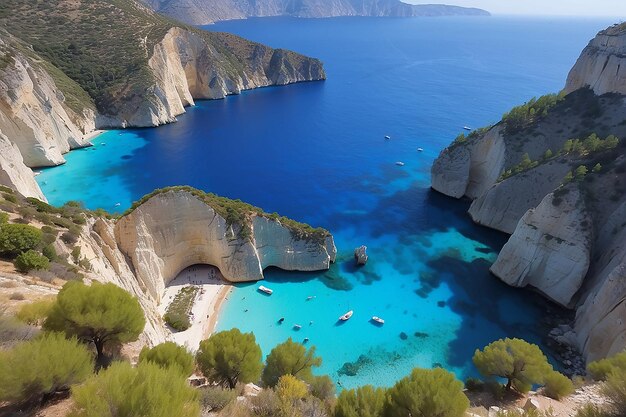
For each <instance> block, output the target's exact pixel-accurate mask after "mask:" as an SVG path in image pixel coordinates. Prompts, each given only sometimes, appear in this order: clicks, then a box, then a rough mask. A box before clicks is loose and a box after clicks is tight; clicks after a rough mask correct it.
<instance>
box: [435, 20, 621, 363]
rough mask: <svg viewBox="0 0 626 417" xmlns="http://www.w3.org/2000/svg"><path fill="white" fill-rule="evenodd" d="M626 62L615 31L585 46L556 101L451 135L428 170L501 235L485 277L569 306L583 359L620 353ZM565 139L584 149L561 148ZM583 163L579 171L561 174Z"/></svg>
mask: <svg viewBox="0 0 626 417" xmlns="http://www.w3.org/2000/svg"><path fill="white" fill-rule="evenodd" d="M625 64H626V25H624V24H622V25H616V26H613V27H611V28H609V29H607V30H605V31H602V32H600V33H599V34H598V36H597V37H596V38H595V39H593V40H592V41H591V42H590V44H589V46H587V48H585V50H584V51H583V53H582V55H581V57H580V58H579V60H578V61H577V63H576V65H575V66H574V68H573V69H572V71H571V72H570V75H569V77H568V80H567V85H566V87H565V90H564V93H567V95H565V96H564V98H562V99H561V100H559V101H557V102H556V104H554V105H553V106H551V107H547V108H544V109H541V110H540V112H537V110H536V109H535V111H534V112H531V110H530V107H529V106H527V107H520V108H518V109H516V110H517V113H516V115H517V116H518V117H519V116H520V115H521V114H523V112H524V111H527V112H528V116H526V120H524V121H523V122H522V123H521V124H519V125H511V126H513V127H511V126H509V124H508V123H509V120H508V119H506V118H505V119H503V121H501V122H500V123H498V124H497V125H495V126H494V127H492V128H489V129H488V130H482V131H478V132H475V133H473V134H471V135H469V137H461V138H459V140H457V141H455V143H454V144H452V145H450V146H449V147H448V148H447V149H445V150H444V151H442V153H441V154H440V156H439V157H438V158H437V160H436V161H435V162H434V164H433V167H432V188H433V189H435V190H437V191H439V192H441V193H443V194H446V195H449V196H451V197H455V198H461V197H466V198H469V199H471V200H472V203H471V206H470V208H469V214H470V215H471V217H472V219H473V220H474V221H475V222H476V223H479V224H482V225H485V226H488V227H491V228H494V229H497V230H501V231H503V232H506V233H510V234H511V237H510V238H509V240H508V242H507V243H506V244H505V246H504V247H503V248H502V250H501V252H500V254H499V256H498V258H497V260H496V262H495V263H494V264H493V265H492V267H491V271H492V272H493V273H494V275H496V276H497V277H499V278H500V279H502V280H503V281H504V282H506V283H508V284H509V285H513V286H518V287H525V286H529V287H533V288H535V289H536V290H537V291H539V292H541V293H543V294H544V295H546V296H547V297H548V298H550V299H552V300H553V301H555V302H557V303H559V304H561V305H563V306H565V307H569V308H574V309H576V321H575V324H574V329H575V334H573V333H572V336H571V337H568V340H570V339H571V340H575V343H576V344H577V348H579V349H580V351H581V352H583V353H584V355H585V357H586V358H587V359H588V360H595V359H598V358H601V357H605V356H607V355H610V354H613V353H616V352H618V351H620V350H623V349H624V348H626V284H625V283H624V274H625V273H626V246H625V244H624V242H626V223H625V222H624V221H623V219H624V218H625V217H626V178H625V177H624V172H626V158H625V157H624V152H625V151H626V144H625V143H624V139H625V138H626V127H625V126H624V123H623V121H624V114H625V113H624V112H625V110H626V98H625V97H624V95H626V72H625V71H626V70H625V68H626V66H625ZM589 109H595V112H590V111H589ZM538 114H539V116H537V115H538ZM518 121H519V119H518ZM585 132H586V135H588V134H589V133H590V132H595V133H597V134H598V135H599V136H600V137H602V138H604V137H607V136H608V135H615V136H616V137H618V138H621V139H622V142H621V144H620V145H618V146H617V147H616V148H614V149H611V150H608V151H607V150H595V151H594V150H591V149H590V148H584V145H581V144H582V143H583V141H584V139H585V138H586V135H585ZM572 138H580V139H581V141H580V143H579V145H578V146H583V148H584V149H579V150H573V149H571V148H567V147H566V146H565V145H566V141H567V140H569V139H572ZM522 161H525V162H524V163H522ZM581 166H584V167H585V168H586V169H587V170H588V171H589V173H588V174H587V175H585V174H584V171H583V174H581V175H576V176H575V177H576V178H572V176H569V175H567V176H566V174H567V173H568V172H573V171H574V170H576V169H577V168H578V167H581ZM594 167H595V168H596V169H595V170H593V172H592V168H594ZM564 183H565V185H563V184H564Z"/></svg>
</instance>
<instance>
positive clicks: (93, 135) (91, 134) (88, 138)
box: [83, 130, 106, 141]
mask: <svg viewBox="0 0 626 417" xmlns="http://www.w3.org/2000/svg"><path fill="white" fill-rule="evenodd" d="M104 132H106V130H94V131H93V132H89V133H87V134H85V135H83V140H86V141H92V140H93V139H95V138H96V137H97V136H100V135H101V134H103V133H104Z"/></svg>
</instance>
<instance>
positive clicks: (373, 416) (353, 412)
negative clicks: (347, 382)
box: [334, 385, 385, 417]
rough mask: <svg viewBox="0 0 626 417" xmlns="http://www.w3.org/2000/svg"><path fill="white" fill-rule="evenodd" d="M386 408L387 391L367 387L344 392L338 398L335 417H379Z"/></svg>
mask: <svg viewBox="0 0 626 417" xmlns="http://www.w3.org/2000/svg"><path fill="white" fill-rule="evenodd" d="M384 406H385V389H383V388H376V387H373V386H371V385H365V386H363V387H359V388H357V389H351V390H343V391H341V393H340V394H339V398H337V404H336V405H335V414H334V415H335V417H379V416H382V412H383V409H384Z"/></svg>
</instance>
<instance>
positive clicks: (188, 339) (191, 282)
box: [159, 265, 232, 352]
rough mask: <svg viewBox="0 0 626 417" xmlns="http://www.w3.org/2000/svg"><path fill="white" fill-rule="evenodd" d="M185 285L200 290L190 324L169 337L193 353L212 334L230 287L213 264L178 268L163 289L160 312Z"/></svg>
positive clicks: (165, 309)
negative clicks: (176, 273)
mask: <svg viewBox="0 0 626 417" xmlns="http://www.w3.org/2000/svg"><path fill="white" fill-rule="evenodd" d="M185 286H195V287H196V288H198V289H199V291H198V294H197V295H196V299H195V302H194V305H193V308H192V309H191V317H190V321H191V327H190V328H189V329H187V330H185V331H183V332H176V331H174V332H172V333H171V334H170V336H169V340H171V341H173V342H176V343H177V344H179V345H181V346H185V347H187V348H188V349H189V350H190V351H192V352H195V351H196V350H198V346H199V344H200V341H202V340H204V339H206V338H207V337H209V335H210V334H211V333H213V330H214V329H215V325H216V324H217V320H218V317H219V312H220V310H221V307H222V305H223V303H224V300H225V299H226V297H227V296H228V294H229V293H230V291H231V289H232V287H231V285H230V284H229V283H228V282H227V281H225V280H224V279H223V277H222V275H221V273H220V272H219V269H217V268H216V267H213V266H209V265H195V266H190V267H188V268H186V269H184V270H183V271H181V273H180V274H178V276H177V277H176V278H175V279H174V280H172V281H171V282H170V283H169V285H168V286H167V287H166V288H165V291H164V293H163V297H162V299H161V300H162V301H161V304H160V305H159V313H160V314H161V315H164V314H165V312H166V311H167V307H168V306H169V304H170V303H171V302H172V300H173V299H174V297H175V295H176V294H177V293H178V291H180V289H181V288H183V287H185Z"/></svg>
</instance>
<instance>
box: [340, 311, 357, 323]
mask: <svg viewBox="0 0 626 417" xmlns="http://www.w3.org/2000/svg"><path fill="white" fill-rule="evenodd" d="M353 314H354V311H352V310H350V311H348V312H347V313H346V314H344V315H343V316H341V317H339V320H340V321H347V320H350V317H352V315H353Z"/></svg>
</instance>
